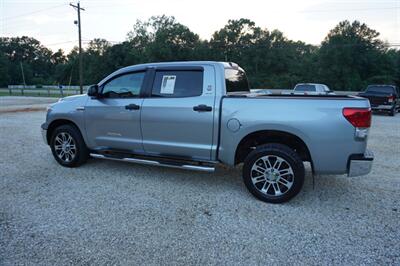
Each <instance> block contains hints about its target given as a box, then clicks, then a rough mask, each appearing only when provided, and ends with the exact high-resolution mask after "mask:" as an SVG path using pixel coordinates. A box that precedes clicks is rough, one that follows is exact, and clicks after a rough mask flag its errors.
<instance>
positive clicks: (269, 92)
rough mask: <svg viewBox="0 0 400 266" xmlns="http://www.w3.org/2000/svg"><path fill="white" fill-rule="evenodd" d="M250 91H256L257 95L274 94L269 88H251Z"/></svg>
mask: <svg viewBox="0 0 400 266" xmlns="http://www.w3.org/2000/svg"><path fill="white" fill-rule="evenodd" d="M250 92H251V93H254V94H256V95H271V94H272V92H271V91H270V90H267V89H251V90H250Z"/></svg>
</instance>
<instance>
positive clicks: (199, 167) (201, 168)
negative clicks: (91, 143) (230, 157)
mask: <svg viewBox="0 0 400 266" xmlns="http://www.w3.org/2000/svg"><path fill="white" fill-rule="evenodd" d="M90 156H91V157H93V158H97V159H106V160H113V161H121V162H130V163H139V164H147V165H155V166H164V167H170V168H179V169H186V170H195V171H203V172H214V171H215V167H212V166H202V165H190V164H182V165H180V164H168V163H161V162H159V161H153V160H145V159H136V158H115V157H109V156H104V155H102V154H98V153H91V154H90Z"/></svg>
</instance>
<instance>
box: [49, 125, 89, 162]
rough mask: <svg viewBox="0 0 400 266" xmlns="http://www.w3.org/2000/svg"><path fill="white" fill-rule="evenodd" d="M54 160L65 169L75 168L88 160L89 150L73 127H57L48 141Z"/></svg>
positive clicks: (77, 130)
mask: <svg viewBox="0 0 400 266" xmlns="http://www.w3.org/2000/svg"><path fill="white" fill-rule="evenodd" d="M50 147H51V152H52V153H53V156H54V159H56V161H57V162H58V163H59V164H61V165H62V166H65V167H77V166H80V165H82V164H83V163H85V162H86V161H87V159H88V158H89V150H88V148H87V147H86V144H85V141H84V140H83V138H82V135H81V132H80V131H79V129H78V128H76V127H75V126H73V125H62V126H59V127H57V128H56V129H55V130H54V132H53V134H52V136H51V139H50Z"/></svg>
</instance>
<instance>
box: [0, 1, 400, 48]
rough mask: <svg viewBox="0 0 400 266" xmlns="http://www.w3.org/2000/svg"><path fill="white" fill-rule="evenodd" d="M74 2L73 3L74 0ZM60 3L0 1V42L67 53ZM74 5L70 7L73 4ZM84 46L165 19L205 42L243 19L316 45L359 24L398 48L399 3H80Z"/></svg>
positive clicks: (68, 31)
mask: <svg viewBox="0 0 400 266" xmlns="http://www.w3.org/2000/svg"><path fill="white" fill-rule="evenodd" d="M75 1H76V0H75ZM69 3H70V2H69V1H63V0H52V1H51V0H30V1H29V0H0V36H1V37H15V36H23V35H25V36H30V37H34V38H36V39H38V40H39V41H40V42H41V43H42V44H44V45H45V46H47V47H48V48H50V49H52V50H53V51H56V50H57V49H59V48H61V49H63V50H65V51H69V50H70V49H71V48H72V47H74V46H75V45H77V40H78V29H77V26H76V25H74V20H76V19H77V13H76V11H75V10H74V9H73V8H72V7H71V6H69ZM73 3H75V4H76V2H73ZM80 4H81V7H83V8H85V11H82V12H81V18H82V39H83V42H84V45H86V44H87V43H88V41H89V40H91V39H94V38H104V39H106V40H108V41H111V42H112V43H118V42H122V41H124V40H125V39H126V34H127V33H128V32H129V31H130V30H131V29H132V26H133V24H134V23H135V22H136V20H138V19H140V20H147V19H148V18H149V17H151V16H156V15H163V14H165V15H168V16H174V17H175V18H176V20H177V21H178V22H180V23H182V24H184V25H186V26H188V27H189V28H190V30H191V31H193V32H195V33H197V34H199V36H200V38H202V39H210V38H211V36H212V34H213V33H214V32H215V31H217V30H219V29H220V28H222V27H223V26H224V25H226V23H227V21H228V20H229V19H239V18H248V19H250V20H252V21H254V22H255V23H256V25H257V26H259V27H262V28H267V29H268V30H273V29H279V30H280V31H282V32H283V33H284V34H285V36H286V37H288V38H289V39H292V40H295V41H297V40H300V41H303V42H306V43H309V44H316V45H317V44H320V43H321V41H322V40H323V39H324V37H325V36H326V35H327V33H328V32H329V30H330V29H332V28H333V27H335V25H337V24H338V23H339V22H340V21H342V20H345V19H347V20H350V21H353V20H359V21H361V22H363V23H366V24H367V25H368V26H369V27H371V28H373V29H375V30H377V31H378V32H380V33H381V36H380V38H381V39H382V40H384V41H387V42H388V43H391V44H395V45H396V44H397V45H399V44H400V0H392V1H385V0H381V1H377V0H375V1H373V0H364V1H345V0H336V1H325V0H297V1H289V0H275V1H271V0H264V1H262V0H241V1H237V0H202V1H188V0H186V1H184V0H164V1H163V0H147V1H146V0H140V1H138V0H130V1H129V0H108V1H105V0H81V2H80Z"/></svg>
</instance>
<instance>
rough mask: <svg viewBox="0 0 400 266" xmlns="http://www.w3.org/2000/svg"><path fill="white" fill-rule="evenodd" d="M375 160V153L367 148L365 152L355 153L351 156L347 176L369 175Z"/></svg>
mask: <svg viewBox="0 0 400 266" xmlns="http://www.w3.org/2000/svg"><path fill="white" fill-rule="evenodd" d="M373 161H374V154H373V152H372V151H370V150H366V151H365V153H364V154H355V155H352V156H350V158H349V163H348V168H347V176H349V177H353V176H361V175H367V174H368V173H369V172H371V169H372V162H373Z"/></svg>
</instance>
